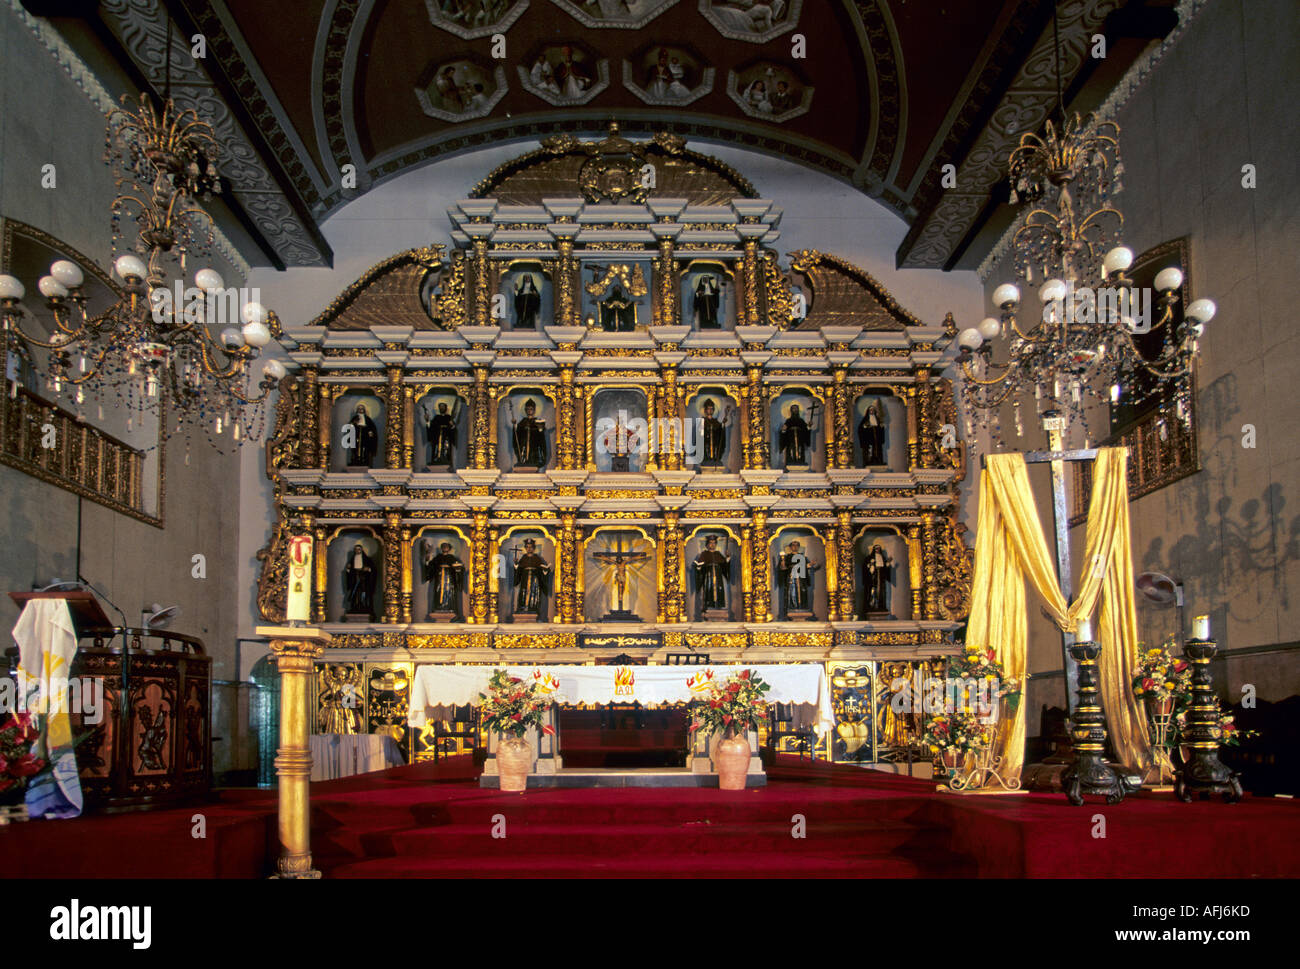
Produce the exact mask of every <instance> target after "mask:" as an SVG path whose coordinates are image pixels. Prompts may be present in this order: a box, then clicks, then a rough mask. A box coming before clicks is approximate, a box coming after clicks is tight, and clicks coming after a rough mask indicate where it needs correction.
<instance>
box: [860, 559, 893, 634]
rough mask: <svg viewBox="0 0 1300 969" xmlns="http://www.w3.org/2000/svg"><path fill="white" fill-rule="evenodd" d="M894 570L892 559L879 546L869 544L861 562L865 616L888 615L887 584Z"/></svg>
mask: <svg viewBox="0 0 1300 969" xmlns="http://www.w3.org/2000/svg"><path fill="white" fill-rule="evenodd" d="M893 571H894V560H893V559H892V558H890V557H889V554H888V553H887V552H886V551H885V550H884V549H883V548H882V547H881V546H880V543H879V542H877V543H876V544H874V545H872V546H871V551H869V552H867V557H866V560H865V561H864V562H863V563H862V575H863V580H864V581H863V583H862V587H863V588H864V589H865V590H866V613H867V615H866V618H879V617H882V616H888V615H889V585H890V580H891V578H892V575H893Z"/></svg>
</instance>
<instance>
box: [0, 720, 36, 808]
mask: <svg viewBox="0 0 1300 969" xmlns="http://www.w3.org/2000/svg"><path fill="white" fill-rule="evenodd" d="M39 736H40V727H39V725H38V724H37V721H36V718H35V717H34V716H32V715H31V714H30V713H15V714H10V716H9V719H8V720H7V721H5V723H4V724H3V725H2V726H0V798H3V797H10V798H12V797H15V796H17V792H20V791H22V790H24V789H26V787H27V784H28V782H29V781H30V780H31V779H32V778H33V777H35V776H36V775H37V774H39V773H40V772H41V771H43V770H45V768H46V763H47V762H46V760H45V758H43V757H38V756H36V755H35V754H33V753H32V745H33V744H34V743H36V738H37V737H39Z"/></svg>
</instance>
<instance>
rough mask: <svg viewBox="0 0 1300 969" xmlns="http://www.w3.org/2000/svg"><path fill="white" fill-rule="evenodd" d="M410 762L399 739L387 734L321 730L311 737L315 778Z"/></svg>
mask: <svg viewBox="0 0 1300 969" xmlns="http://www.w3.org/2000/svg"><path fill="white" fill-rule="evenodd" d="M404 763H406V762H405V761H404V760H402V751H401V749H400V748H399V747H398V746H397V741H396V740H394V739H393V738H392V737H390V736H388V735H387V734H373V733H362V734H356V733H349V734H339V733H318V734H312V737H311V779H312V780H313V781H332V780H334V779H335V778H336V777H351V776H352V775H354V774H368V773H370V772H371V771H375V770H383V769H384V768H386V767H397V766H399V765H401V764H404Z"/></svg>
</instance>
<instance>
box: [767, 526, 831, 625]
mask: <svg viewBox="0 0 1300 969" xmlns="http://www.w3.org/2000/svg"><path fill="white" fill-rule="evenodd" d="M819 568H821V566H820V565H817V564H816V563H814V562H812V561H810V560H809V558H808V556H807V555H805V554H804V552H803V548H802V546H801V545H800V543H799V542H798V541H797V540H796V541H792V542H791V543H790V544H789V545H787V546H786V547H785V551H784V552H782V553H781V559H780V561H779V562H778V563H777V576H778V581H779V582H780V584H781V612H782V614H783V618H785V619H811V618H812V617H813V613H812V574H813V572H815V571H816V570H817V569H819Z"/></svg>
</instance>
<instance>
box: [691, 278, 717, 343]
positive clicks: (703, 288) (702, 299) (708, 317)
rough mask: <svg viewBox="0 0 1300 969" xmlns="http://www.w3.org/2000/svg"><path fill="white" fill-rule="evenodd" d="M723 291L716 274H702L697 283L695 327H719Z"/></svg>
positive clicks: (709, 328) (703, 328) (710, 328)
mask: <svg viewBox="0 0 1300 969" xmlns="http://www.w3.org/2000/svg"><path fill="white" fill-rule="evenodd" d="M721 302H722V293H721V291H720V290H719V288H718V278H717V277H716V276H711V275H705V276H701V277H700V279H699V282H697V283H696V284H695V307H694V308H695V327H696V329H699V330H716V329H718V326H719V324H718V307H719V305H720V304H721Z"/></svg>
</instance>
